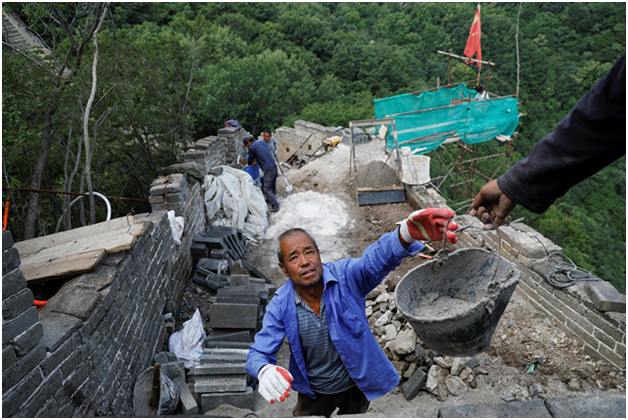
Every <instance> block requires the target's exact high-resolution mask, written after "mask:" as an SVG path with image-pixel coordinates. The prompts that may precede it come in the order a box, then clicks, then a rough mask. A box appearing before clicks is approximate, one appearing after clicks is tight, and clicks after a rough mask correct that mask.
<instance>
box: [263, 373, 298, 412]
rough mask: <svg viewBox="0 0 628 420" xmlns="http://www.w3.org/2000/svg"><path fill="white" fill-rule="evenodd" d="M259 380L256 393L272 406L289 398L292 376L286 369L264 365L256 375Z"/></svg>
mask: <svg viewBox="0 0 628 420" xmlns="http://www.w3.org/2000/svg"><path fill="white" fill-rule="evenodd" d="M257 379H258V380H259V388H258V391H259V393H260V394H261V395H262V397H264V399H266V401H268V402H269V403H271V404H273V403H274V402H275V401H281V402H284V401H285V400H286V398H288V397H289V396H290V393H289V392H288V391H290V389H291V388H292V380H293V379H292V375H291V374H290V372H288V371H287V370H286V369H284V368H282V367H280V366H275V365H264V366H263V367H262V368H261V369H260V370H259V374H258V375H257Z"/></svg>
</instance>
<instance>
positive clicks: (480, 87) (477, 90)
mask: <svg viewBox="0 0 628 420" xmlns="http://www.w3.org/2000/svg"><path fill="white" fill-rule="evenodd" d="M475 91H476V92H484V88H483V87H482V85H477V86H476V87H475Z"/></svg>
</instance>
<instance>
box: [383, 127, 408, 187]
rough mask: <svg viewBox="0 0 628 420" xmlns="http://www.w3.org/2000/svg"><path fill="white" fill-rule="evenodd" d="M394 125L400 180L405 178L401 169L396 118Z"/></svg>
mask: <svg viewBox="0 0 628 420" xmlns="http://www.w3.org/2000/svg"><path fill="white" fill-rule="evenodd" d="M392 127H393V137H394V138H395V149H396V150H397V171H398V173H399V180H401V179H402V178H403V173H402V171H401V156H399V140H398V139H397V126H396V125H395V120H393V123H392ZM391 154H392V153H391ZM382 169H383V168H382Z"/></svg>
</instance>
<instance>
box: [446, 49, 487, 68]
mask: <svg viewBox="0 0 628 420" xmlns="http://www.w3.org/2000/svg"><path fill="white" fill-rule="evenodd" d="M437 52H438V53H439V54H444V55H447V56H449V57H454V58H459V59H461V60H469V61H474V62H476V63H482V64H487V65H489V66H494V65H495V63H492V62H490V61H482V60H476V59H475V58H468V57H461V56H459V55H456V54H452V53H448V52H445V51H437Z"/></svg>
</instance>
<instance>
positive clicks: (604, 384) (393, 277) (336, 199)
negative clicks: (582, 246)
mask: <svg viewBox="0 0 628 420" xmlns="http://www.w3.org/2000/svg"><path fill="white" fill-rule="evenodd" d="M361 147H362V148H363V150H364V153H363V154H362V155H360V154H358V156H362V157H364V156H366V163H369V162H370V161H372V160H382V161H384V160H386V156H385V155H383V154H382V153H381V152H382V151H383V143H381V144H379V142H378V141H377V140H375V141H373V142H371V143H370V144H367V145H362V146H361ZM349 153H350V147H349V146H346V145H344V144H340V145H339V146H338V147H337V148H336V149H334V150H332V151H331V152H330V153H327V154H325V155H324V156H323V157H321V158H319V159H318V160H316V161H313V162H310V163H309V164H307V165H305V166H304V167H302V168H301V169H290V170H287V172H286V176H287V178H288V180H289V182H290V184H292V186H293V193H292V195H288V196H286V194H285V187H286V184H285V181H284V180H283V179H282V178H280V179H279V180H278V188H279V196H280V198H279V199H280V204H281V205H282V208H281V210H280V211H279V212H277V213H275V214H272V215H271V218H270V225H269V229H268V232H267V238H266V240H264V241H263V242H261V243H257V244H251V245H250V247H249V251H250V253H249V255H248V256H247V261H248V262H250V263H251V264H253V265H254V266H255V267H256V268H258V269H259V270H260V271H262V272H263V273H264V274H265V275H266V276H267V277H269V278H271V279H272V281H273V283H274V284H275V285H276V286H278V287H279V286H281V285H282V284H283V283H284V282H285V281H286V279H285V277H284V276H283V274H282V272H281V270H280V269H279V267H278V266H277V258H276V255H275V242H274V241H273V238H275V237H276V236H277V235H278V234H279V233H281V231H283V230H284V229H287V228H290V227H296V226H300V227H305V228H306V229H307V230H308V231H310V233H311V234H312V235H313V236H314V237H315V238H316V240H317V242H318V245H319V248H320V250H321V256H322V259H323V261H330V260H337V259H340V258H347V257H359V256H360V255H361V253H362V252H363V250H364V249H365V248H366V247H367V246H368V245H370V244H371V243H373V242H374V241H376V240H377V238H379V236H380V235H382V234H383V233H385V232H388V231H391V230H393V229H395V223H396V222H398V221H400V220H403V219H404V218H405V217H407V215H408V214H409V213H411V212H412V211H413V210H415V209H413V208H411V207H410V205H409V204H407V203H397V204H381V205H374V206H358V205H357V201H356V196H355V190H354V187H353V182H352V180H351V178H350V170H349V165H350V154H349ZM363 163H364V162H363ZM461 234H464V233H461ZM431 245H432V247H433V248H432V249H430V248H426V250H424V252H423V253H422V254H424V255H427V257H429V256H430V255H434V254H435V251H437V250H438V249H439V246H440V244H431ZM428 260H429V259H428V258H426V257H423V256H415V257H413V258H409V259H407V260H405V261H404V263H403V264H402V265H401V266H400V267H398V268H397V269H396V270H395V271H393V272H392V273H391V274H389V275H388V276H387V278H386V279H385V281H384V282H383V283H382V285H381V286H380V287H378V288H377V289H376V290H375V291H374V292H373V293H372V294H371V295H370V296H369V298H368V301H367V312H371V316H370V321H369V322H370V324H371V326H372V330H373V332H374V334H375V336H376V337H377V338H378V341H379V342H380V344H381V346H382V348H384V349H385V350H384V351H385V352H386V353H387V355H389V358H390V360H391V361H393V364H394V365H395V367H396V368H397V369H398V371H399V373H400V376H401V378H402V379H401V382H400V385H399V386H398V387H397V388H395V389H394V390H393V391H392V392H390V393H389V394H387V395H385V396H383V397H381V398H378V399H377V400H374V401H373V402H372V403H371V406H370V409H369V410H371V411H374V412H375V413H386V415H387V416H389V417H390V414H391V413H403V412H404V411H407V410H410V409H416V408H418V407H421V408H425V409H429V408H437V407H446V406H450V405H464V404H478V403H497V402H503V401H510V400H530V399H534V398H551V397H568V396H582V395H590V394H598V393H602V392H605V393H607V392H617V393H625V385H626V380H625V371H618V370H617V369H615V368H612V367H610V366H608V365H607V364H606V363H604V362H600V361H597V360H593V359H591V358H590V357H589V356H588V355H586V354H585V353H584V352H583V351H581V350H580V349H579V348H578V346H577V343H575V342H574V341H573V340H571V339H570V338H569V337H567V336H566V335H565V334H564V333H562V332H561V331H560V330H559V329H558V328H557V327H555V326H554V325H553V324H552V322H551V321H550V320H549V319H547V317H545V315H543V314H542V313H540V312H538V311H537V310H536V309H535V308H534V307H533V306H532V305H531V304H530V303H529V302H528V301H527V300H526V299H525V298H524V297H523V296H522V295H520V294H518V293H517V291H515V293H514V295H513V297H512V299H511V301H510V303H509V305H508V307H507V309H506V311H505V312H504V315H503V316H502V318H501V320H500V322H499V324H498V326H497V329H496V331H495V333H494V335H493V339H492V342H491V346H490V348H489V349H488V351H487V352H485V353H481V354H479V355H476V356H474V357H472V358H464V359H461V358H449V357H440V356H441V355H438V354H434V353H432V352H430V351H429V350H428V351H427V352H421V350H420V347H419V351H418V352H417V351H415V348H414V347H413V346H412V345H408V344H407V342H408V340H410V341H413V340H415V341H416V336H415V335H414V332H413V331H412V329H411V328H410V326H409V325H408V324H407V323H406V321H405V320H404V318H403V316H402V315H401V314H400V313H398V311H397V309H396V305H395V303H394V299H392V296H393V292H394V288H395V287H396V284H397V283H398V282H399V280H400V279H401V278H402V277H403V276H404V275H405V274H406V272H407V271H408V270H410V269H411V268H414V267H416V266H417V265H419V264H423V263H425V262H427V261H428ZM211 301H212V293H210V292H206V291H205V290H202V288H200V287H198V286H195V285H191V286H189V287H188V290H187V291H186V294H185V298H184V302H183V306H182V310H181V314H180V320H179V321H180V322H183V321H184V320H185V319H187V318H188V317H189V316H190V315H191V313H192V312H193V310H194V309H195V308H196V307H200V309H201V314H202V315H203V316H205V317H207V316H208V314H209V311H208V309H209V304H210V302H211ZM288 360H289V348H288V346H287V344H285V343H284V346H283V347H282V349H281V350H280V352H279V354H278V364H279V365H283V366H286V367H287V366H288ZM531 366H533V368H532V369H531V368H530V367H531ZM418 369H423V370H424V371H425V372H427V373H428V375H427V376H428V378H427V379H428V381H427V384H426V387H424V389H423V390H422V391H420V392H419V393H418V395H417V396H416V397H414V398H413V399H412V400H410V401H408V400H406V397H405V395H404V392H403V388H402V386H403V384H404V383H405V381H406V380H407V378H408V377H409V376H410V375H411V374H412V373H414V372H415V371H416V370H418ZM430 381H431V382H430ZM295 402H296V398H288V399H287V401H286V402H284V403H282V404H273V405H270V404H268V403H266V402H265V401H264V400H263V399H262V398H261V397H260V396H259V395H258V394H257V393H256V410H255V412H244V411H243V412H238V413H235V412H228V410H227V412H224V413H222V412H221V413H213V414H216V415H220V414H222V415H230V416H234V415H235V416H236V417H290V416H291V410H292V407H293V406H294V403H295ZM245 411H246V410H245Z"/></svg>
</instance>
